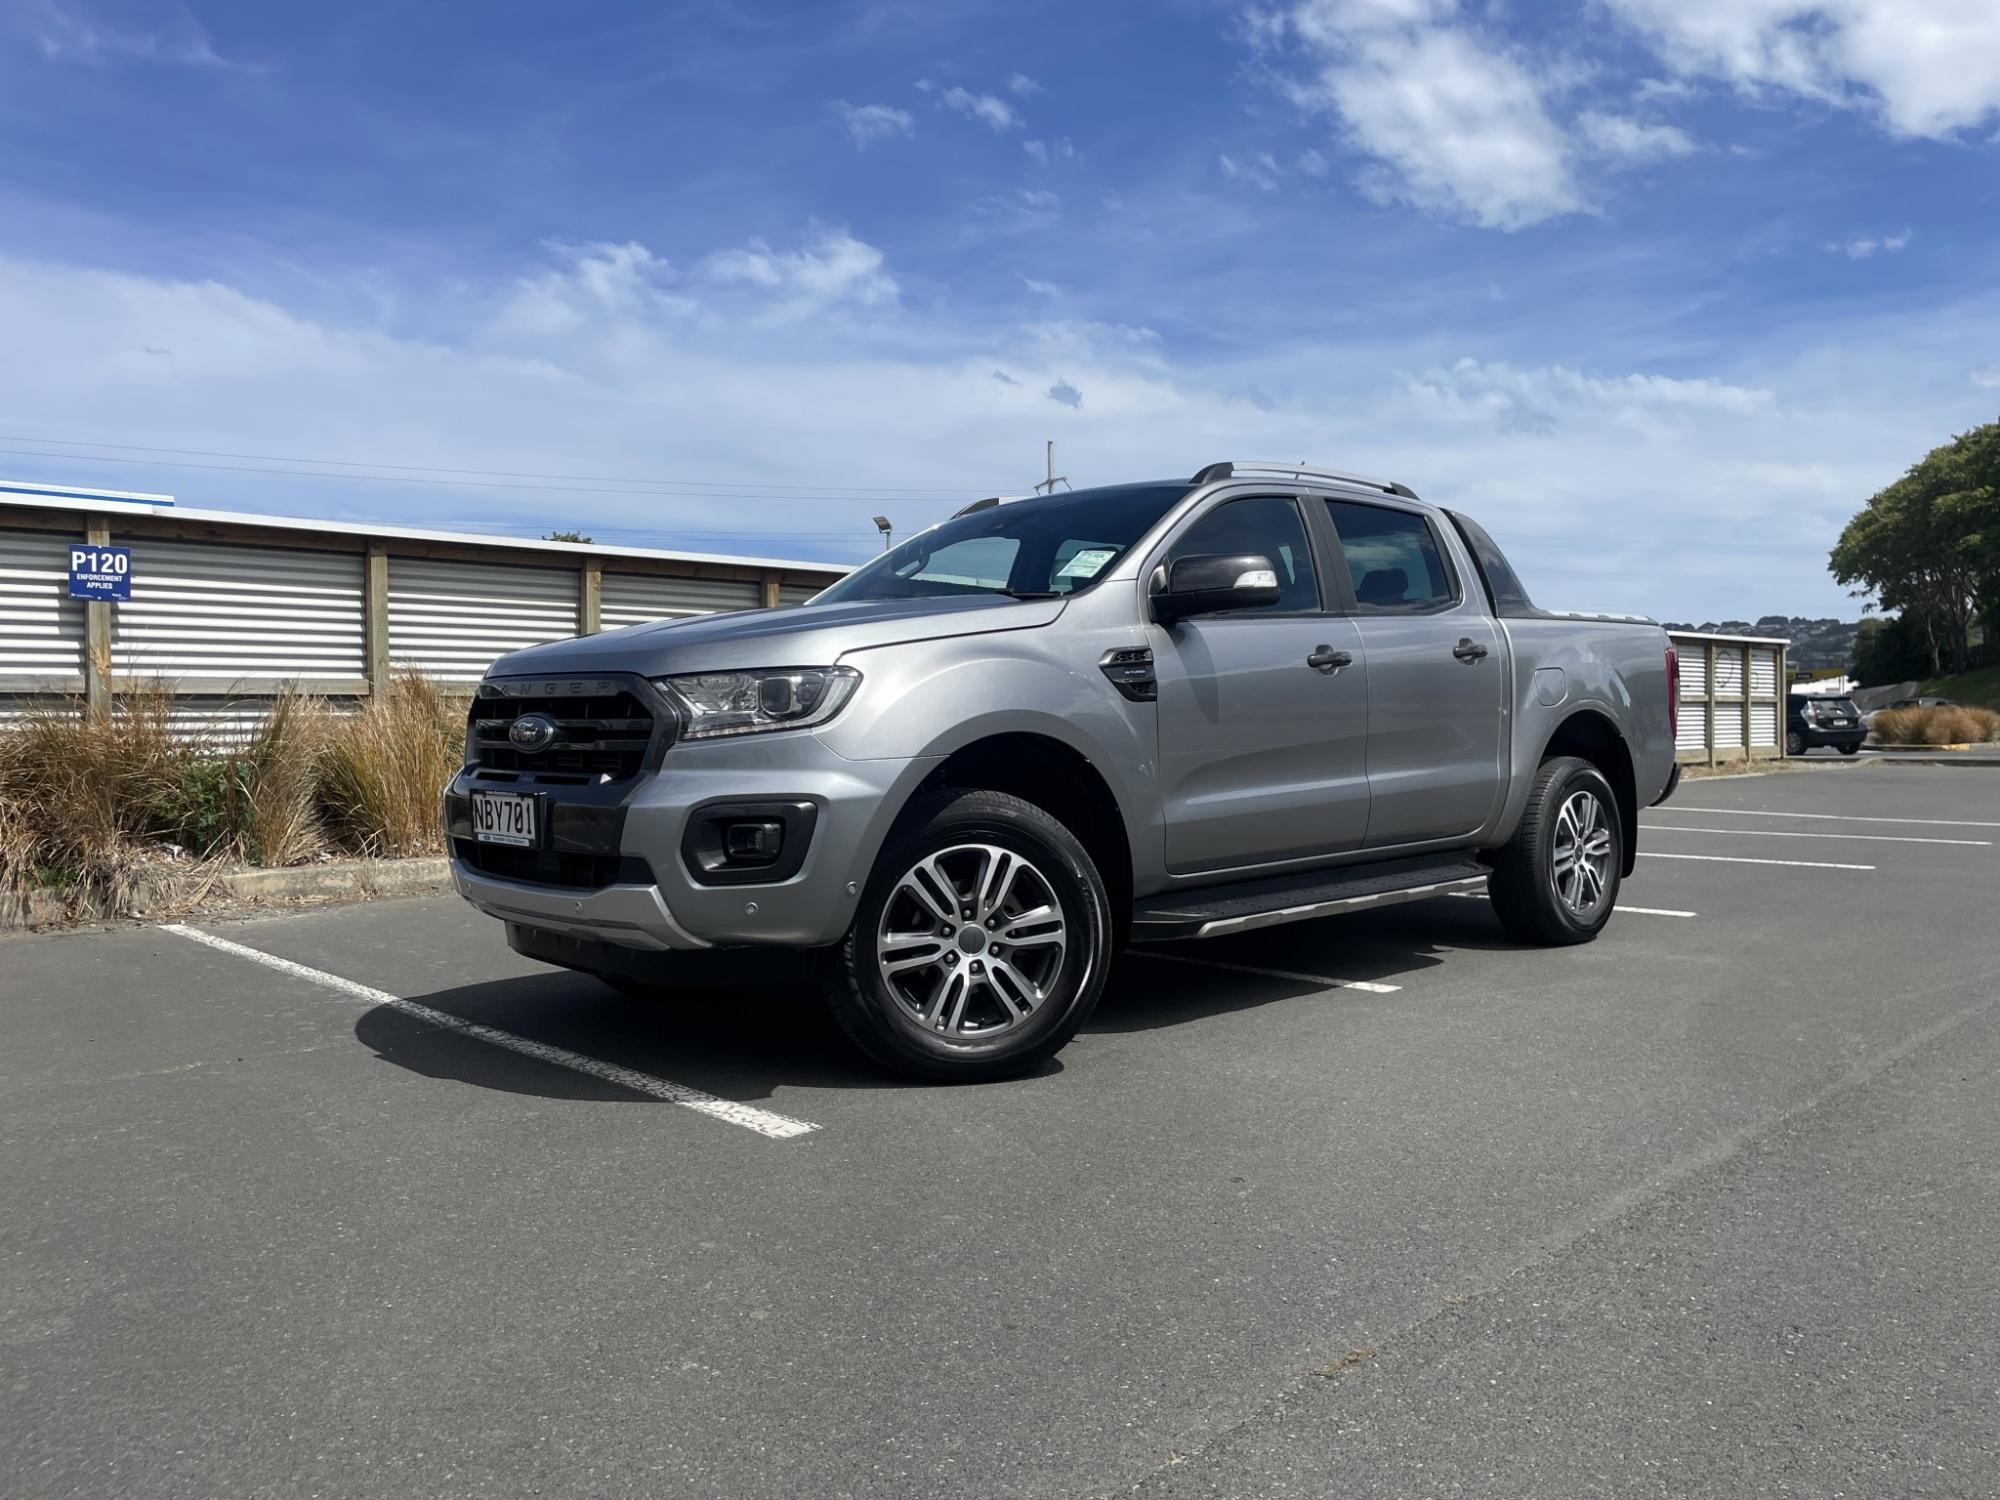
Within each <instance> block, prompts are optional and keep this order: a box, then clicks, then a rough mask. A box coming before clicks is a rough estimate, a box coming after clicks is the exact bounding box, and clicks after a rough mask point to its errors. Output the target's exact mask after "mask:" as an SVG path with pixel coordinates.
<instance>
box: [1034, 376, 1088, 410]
mask: <svg viewBox="0 0 2000 1500" xmlns="http://www.w3.org/2000/svg"><path fill="white" fill-rule="evenodd" d="M1044 394H1045V395H1047V396H1048V398H1049V399H1050V400H1051V401H1053V402H1055V404H1056V405H1058V406H1067V407H1068V408H1069V409H1070V410H1071V411H1080V410H1081V409H1082V407H1083V392H1082V391H1080V390H1078V389H1077V388H1076V387H1075V386H1073V385H1071V384H1070V383H1069V382H1068V381H1067V380H1058V381H1057V382H1056V383H1055V384H1054V385H1052V386H1050V387H1049V388H1048V390H1047V391H1046V392H1044Z"/></svg>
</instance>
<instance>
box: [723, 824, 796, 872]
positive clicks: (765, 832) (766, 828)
mask: <svg viewBox="0 0 2000 1500" xmlns="http://www.w3.org/2000/svg"><path fill="white" fill-rule="evenodd" d="M784 847H785V826H784V824H782V823H777V822H764V821H758V822H754V823H731V824H730V825H729V826H728V827H727V828H725V829H724V830H723V833H722V852H723V855H724V857H725V858H727V859H728V861H729V862H730V863H731V864H732V865H769V864H775V863H777V859H778V856H779V855H780V854H781V853H783V852H784Z"/></svg>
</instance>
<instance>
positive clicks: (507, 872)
mask: <svg viewBox="0 0 2000 1500" xmlns="http://www.w3.org/2000/svg"><path fill="white" fill-rule="evenodd" d="M452 842H453V843H454V844H455V845H456V847H457V852H458V857H459V859H460V860H462V861H463V862H464V863H466V864H468V865H470V866H471V867H472V868H473V869H475V870H477V871H479V872H480V873H481V874H482V875H491V876H492V877H493V878H494V879H496V880H519V881H522V882H523V883H525V884H528V885H557V886H562V887H563V888H564V889H566V890H572V891H601V890H603V889H604V888H605V887H606V886H612V885H651V884H652V883H653V870H652V867H651V866H650V865H648V864H647V863H646V861H645V860H643V859H640V858H638V857H637V856H635V855H630V854H624V855H619V854H572V853H569V852H567V851H563V850H553V849H515V848H512V847H510V846H508V845H505V844H480V843H475V842H473V841H472V840H471V839H454V840H453V841H452Z"/></svg>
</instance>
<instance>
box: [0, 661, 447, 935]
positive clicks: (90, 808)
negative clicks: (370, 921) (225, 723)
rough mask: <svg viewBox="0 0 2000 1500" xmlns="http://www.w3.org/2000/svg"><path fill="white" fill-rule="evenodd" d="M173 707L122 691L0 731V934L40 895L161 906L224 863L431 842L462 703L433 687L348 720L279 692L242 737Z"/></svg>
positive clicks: (72, 905) (103, 904) (396, 692)
mask: <svg viewBox="0 0 2000 1500" xmlns="http://www.w3.org/2000/svg"><path fill="white" fill-rule="evenodd" d="M172 708H173V697H172V695H171V693H169V692H168V691H167V689H166V688H165V687H164V685H161V684H157V683H152V684H133V685H128V686H125V687H123V688H121V689H120V691H119V692H118V693H117V694H116V696H115V699H114V702H113V704H112V707H111V709H110V711H109V712H107V713H101V714H96V715H92V714H88V713H86V712H84V711H83V708H82V706H81V705H79V704H72V705H64V706H61V707H53V708H48V709H43V710H37V711H33V712H30V713H29V714H28V715H27V716H26V717H25V718H23V719H22V720H21V721H19V722H18V723H17V724H15V725H14V726H12V727H10V728H8V729H6V730H4V731H0V926H15V925H21V924H22V923H23V922H25V921H26V920H27V917H28V913H29V909H30V905H31V903H33V902H34V901H35V898H36V897H38V896H41V897H43V898H50V897H52V898H53V899H54V900H55V901H56V902H57V904H58V905H59V906H60V908H61V910H62V912H63V913H64V915H65V916H67V917H69V918H70V919H72V920H84V919H89V918H101V917H111V916H119V915H126V914H130V913H133V912H134V911H136V910H138V909H140V908H141V907H142V906H143V907H144V908H146V909H149V910H151V911H154V912H159V911H164V910H170V909H172V908H173V907H174V906H175V905H176V904H179V903H184V902H188V901H192V900H194V899H197V898H198V896H199V894H200V892H201V891H203V890H205V889H206V888H207V885H208V884H209V883H210V882H211V881H212V880H213V878H214V873H215V869H216V865H217V862H220V861H225V860H230V861H239V860H249V861H253V862H255V863H258V864H262V865H293V864H301V863H304V862H305V861H308V860H311V859H314V858H317V857H319V856H321V855H323V854H326V853H328V852H329V851H331V850H334V849H345V850H348V851H351V852H354V853H357V854H378V855H401V854H423V853H432V852H435V851H436V850H437V849H438V848H439V847H440V845H441V842H442V840H441V833H440V829H439V817H438V810H439V807H438V805H439V798H440V796H441V795H442V793H443V791H444V787H445V783H446V782H448V781H449V780H450V779H451V776H452V774H453V773H454V772H455V771H456V770H457V769H458V765H459V755H460V749H461V747H462V744H463V741H464V718H465V703H464V699H463V698H462V697H458V696H455V695H452V694H449V693H446V692H445V691H444V690H442V689H441V688H439V687H438V686H437V685H436V684H435V683H433V682H431V681H429V680H428V679H426V678H423V677H421V676H418V675H415V674H408V675H403V676H399V677H398V678H396V680H395V681H394V682H393V683H392V684H391V685H390V688H389V690H388V691H387V692H386V693H384V694H382V695H381V697H380V698H379V699H377V700H373V701H370V702H369V703H367V704H366V705H364V706H363V707H362V708H361V709H360V710H359V711H357V712H355V713H353V714H349V715H344V716H343V715H339V714H336V713H334V712H332V711H331V710H330V709H329V708H328V707H327V705H326V704H325V703H323V702H321V701H319V700H316V699H312V698H308V697H306V696H304V695H303V694H299V693H296V692H290V691H287V692H282V693H280V694H278V695H277V696H276V697H275V698H273V699H272V700H270V702H269V712H268V714H267V715H266V717H265V718H264V720H263V721H262V723H261V724H260V726H259V727H258V729H257V731H256V732H255V733H254V734H252V735H251V736H250V737H249V738H248V739H247V740H244V739H241V738H237V739H233V740H232V739H226V738H223V737H220V736H218V735H215V734H202V733H193V734H190V733H189V732H187V730H186V728H185V726H181V727H179V728H178V729H177V727H176V726H175V724H174V723H173V718H172ZM167 844H174V845H178V846H180V848H181V849H182V850H184V851H185V852H186V854H187V855H191V856H193V858H192V860H190V859H187V858H176V857H175V856H174V855H173V854H172V852H171V851H168V850H166V849H165V848H164V847H163V846H165V845H167Z"/></svg>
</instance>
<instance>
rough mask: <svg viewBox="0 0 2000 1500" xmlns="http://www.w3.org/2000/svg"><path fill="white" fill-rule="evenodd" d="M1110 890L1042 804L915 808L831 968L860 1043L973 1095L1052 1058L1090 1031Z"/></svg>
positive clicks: (987, 800) (842, 1014) (835, 998)
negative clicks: (973, 1089) (974, 1086)
mask: <svg viewBox="0 0 2000 1500" xmlns="http://www.w3.org/2000/svg"><path fill="white" fill-rule="evenodd" d="M1111 932H1112V922H1111V911H1110V903H1109V900H1108V899H1107V897H1106V895H1105V889H1104V882H1103V880H1102V879H1101V878H1100V876H1099V875H1098V872H1097V866H1096V865H1095V864H1094V863H1093V862H1092V861H1091V858H1090V854H1089V852H1088V851H1087V850H1086V849H1085V848H1084V847H1083V845H1082V844H1081V843H1079V842H1078V841H1077V839H1076V838H1075V837H1074V836H1073V835H1072V834H1071V833H1070V832H1069V830H1068V829H1066V828H1064V827H1063V826H1062V824H1060V823H1058V822H1057V821H1056V820H1055V819H1054V818H1053V817H1051V816H1050V815H1049V814H1048V813H1046V812H1044V811H1043V810H1042V809H1041V808H1039V807H1036V806H1035V805H1034V804H1033V803H1030V802H1024V801H1022V800H1021V799H1020V798H1018V797H1010V796H1007V795H1005V794H1003V793H1000V792H991V791H948V792H942V793H939V794H937V795H935V796H933V797H930V798H928V799H927V800H926V801H924V802H923V803H921V804H919V805H917V806H915V807H913V808H912V809H911V811H910V813H909V815H908V816H907V817H906V818H905V819H904V820H903V823H902V825H901V827H900V828H899V829H898V831H897V832H896V833H895V834H892V835H891V836H890V839H889V842H888V843H887V845H885V846H884V848H883V850H882V853H881V855H880V857H879V858H878V859H877V860H876V862H875V868H874V871H873V872H872V873H871V874H870V876H869V879H868V885H867V888H866V889H865V890H864V891H863V892H862V896H861V905H860V907H859V909H858V910H857V912H856V913H855V918H854V925H853V927H852V928H850V929H849V931H848V934H847V938H846V940H845V941H844V942H843V943H841V945H840V946H839V947H838V948H835V949H833V950H832V951H831V952H830V953H829V954H828V955H827V959H826V988H827V999H828V1003H829V1004H830V1005H831V1007H832V1010H833V1014H834V1018H835V1019H836V1020H837V1021H838V1022H839V1023H840V1026H841V1029H842V1030H844V1031H845V1032H846V1033H847V1034H848V1036H849V1037H851V1038H852V1039H853V1040H854V1042H855V1044H856V1045H857V1046H859V1047H860V1048H861V1050H862V1051H863V1052H865V1053H867V1054H868V1055H869V1056H870V1057H872V1058H873V1059H875V1061H877V1062H878V1063H881V1064H882V1065H883V1066H884V1067H887V1068H890V1069H893V1070H894V1071H896V1072H899V1073H905V1074H908V1075H910V1076H912V1077H916V1078H928V1079H935V1080H939V1081H944V1082H958V1083H974V1082H982V1081H984V1080H987V1079H993V1078H1006V1077H1009V1076H1012V1075H1014V1074H1018V1073H1024V1072H1027V1071H1029V1070H1030V1069H1033V1068H1035V1067H1037V1066H1039V1065H1040V1064H1041V1063H1043V1062H1044V1061H1046V1060H1047V1059H1048V1058H1050V1057H1053V1056H1054V1055H1055V1054H1056V1053H1057V1052H1058V1051H1059V1050H1061V1048H1062V1047H1063V1045H1064V1044H1065V1043H1066V1042H1068V1041H1069V1039H1070V1038H1071V1037H1072V1036H1074V1035H1076V1031H1077V1028H1078V1027H1080V1026H1081V1025H1083V1023H1084V1022H1085V1021H1086V1020H1088V1019H1089V1017H1090V1013H1091V1011H1092V1010H1093V1009H1095V1008H1096V1005H1097V999H1098V996H1099V995H1100V994H1101V993H1102V992H1103V989H1104V981H1105V975H1106V972H1107V971H1108V970H1109V968H1110V964H1111V951H1112V950H1111Z"/></svg>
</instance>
